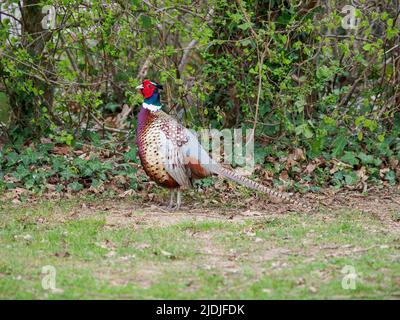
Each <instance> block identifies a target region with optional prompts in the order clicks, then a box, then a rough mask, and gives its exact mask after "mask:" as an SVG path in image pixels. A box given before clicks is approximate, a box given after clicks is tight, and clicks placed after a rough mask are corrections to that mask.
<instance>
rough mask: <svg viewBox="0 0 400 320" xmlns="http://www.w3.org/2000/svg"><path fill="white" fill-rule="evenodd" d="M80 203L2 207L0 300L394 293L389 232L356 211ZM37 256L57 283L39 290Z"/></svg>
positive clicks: (394, 236) (395, 255)
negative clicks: (350, 284) (243, 214)
mask: <svg viewBox="0 0 400 320" xmlns="http://www.w3.org/2000/svg"><path fill="white" fill-rule="evenodd" d="M82 201H83V200H68V201H66V200H65V201H59V202H46V201H44V202H42V203H39V204H36V205H29V206H19V207H11V206H7V205H3V207H2V209H1V213H0V299H103V298H111V299H119V298H122V299H131V298H132V299H201V298H203V299H204V298H207V299H210V298H215V299H286V298H290V299H309V298H310V299H335V298H339V299H345V298H372V299H384V298H398V297H399V295H400V290H399V287H400V263H399V261H400V255H399V247H400V240H399V235H398V233H396V232H395V231H394V230H392V229H391V228H390V227H388V226H387V225H386V224H385V223H384V222H383V221H382V220H380V219H378V218H377V217H375V216H374V215H370V214H365V213H362V212H361V211H334V212H321V213H319V214H315V215H307V214H302V213H288V214H284V215H282V214H281V215H266V216H265V217H257V218H250V219H233V220H230V219H229V218H228V217H227V216H224V215H221V216H220V217H218V212H213V215H212V216H211V215H210V216H209V217H208V216H205V217H204V216H203V218H202V219H198V218H197V216H196V213H193V212H189V213H185V212H180V213H174V214H170V213H165V212H163V211H160V210H158V211H157V209H148V208H147V209H146V208H144V209H143V208H141V209H140V208H136V209H130V206H131V205H132V204H130V203H128V202H127V201H126V200H124V201H123V202H117V203H114V204H112V205H111V207H112V210H111V211H110V210H109V208H107V207H106V205H105V204H104V203H102V204H96V202H95V201H93V200H92V203H90V204H89V205H88V206H87V205H86V204H85V205H82ZM108 205H109V204H108ZM215 217H217V218H215ZM44 266H52V267H54V268H55V269H54V270H55V271H56V276H55V279H56V287H57V290H53V291H52V290H46V289H43V287H42V280H43V279H44V278H46V276H47V275H48V274H47V273H42V269H43V267H44ZM345 266H351V267H353V268H354V269H355V271H356V273H357V276H356V279H355V289H349V290H345V289H343V287H342V281H343V277H345V276H346V274H344V273H343V272H342V269H343V268H344V267H345Z"/></svg>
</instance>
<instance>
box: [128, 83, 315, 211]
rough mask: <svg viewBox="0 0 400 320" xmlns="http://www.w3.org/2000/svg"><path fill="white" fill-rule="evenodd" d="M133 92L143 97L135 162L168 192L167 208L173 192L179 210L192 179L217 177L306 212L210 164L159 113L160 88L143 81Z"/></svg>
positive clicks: (193, 140)
mask: <svg viewBox="0 0 400 320" xmlns="http://www.w3.org/2000/svg"><path fill="white" fill-rule="evenodd" d="M136 89H137V90H140V92H141V94H142V95H143V97H144V102H143V105H142V108H141V110H140V112H139V115H138V125H137V133H136V143H137V146H138V153H139V158H140V161H141V163H142V166H143V169H144V170H145V172H146V174H147V175H148V176H149V177H150V179H152V180H153V181H155V182H156V183H157V184H159V185H161V186H164V187H166V188H168V189H170V196H171V198H170V203H169V205H168V208H170V209H173V208H174V207H173V206H174V195H175V191H177V201H176V207H175V209H179V208H180V206H181V190H182V189H187V188H189V187H191V186H192V182H193V180H194V179H202V178H205V177H208V176H210V175H212V174H217V175H221V176H224V177H226V178H229V179H231V180H234V181H236V182H237V183H239V184H242V185H244V186H246V187H248V188H251V189H253V190H258V191H261V192H264V193H266V194H268V195H270V196H273V197H276V198H280V199H283V200H286V201H288V202H290V203H293V204H295V205H298V206H301V207H304V208H307V209H310V207H309V206H308V205H305V204H303V203H301V202H299V201H297V200H294V199H292V198H289V197H288V196H286V195H284V194H281V193H279V192H277V191H274V190H272V189H269V188H267V187H266V186H263V185H261V184H259V183H256V182H254V181H252V180H250V179H247V178H245V177H242V176H240V175H237V174H236V173H234V172H233V171H231V170H228V169H226V168H224V167H222V166H221V165H220V164H219V163H217V162H216V161H214V160H213V159H212V158H211V157H210V156H209V155H208V153H207V152H206V151H205V150H204V148H203V147H202V146H201V144H200V142H199V141H198V139H197V137H196V136H195V135H194V134H193V133H192V132H191V131H189V130H188V129H186V128H185V127H183V126H182V125H180V124H179V123H178V122H177V121H176V120H175V119H174V118H173V117H171V116H169V115H168V114H166V113H165V112H163V111H162V110H161V103H160V93H159V90H162V86H161V85H160V84H158V83H155V82H153V81H149V80H144V81H143V83H142V84H141V85H140V86H138V87H137V88H136Z"/></svg>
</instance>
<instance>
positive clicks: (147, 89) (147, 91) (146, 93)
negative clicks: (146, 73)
mask: <svg viewBox="0 0 400 320" xmlns="http://www.w3.org/2000/svg"><path fill="white" fill-rule="evenodd" d="M155 89H156V87H155V86H154V85H153V84H152V83H151V82H150V81H148V80H145V81H144V82H143V89H141V90H140V91H141V93H142V95H143V97H144V98H145V99H148V98H150V97H151V96H152V95H153V93H154V90H155Z"/></svg>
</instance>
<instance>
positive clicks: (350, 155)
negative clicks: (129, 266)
mask: <svg viewBox="0 0 400 320" xmlns="http://www.w3.org/2000/svg"><path fill="white" fill-rule="evenodd" d="M341 160H342V161H343V162H345V163H348V164H351V165H352V166H356V165H358V164H359V161H358V159H357V158H356V155H355V154H354V152H347V151H346V152H345V153H344V156H343V157H342V158H341Z"/></svg>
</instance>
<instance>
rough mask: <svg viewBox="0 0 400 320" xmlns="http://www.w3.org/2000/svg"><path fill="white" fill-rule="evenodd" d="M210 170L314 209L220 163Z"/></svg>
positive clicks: (251, 187)
mask: <svg viewBox="0 0 400 320" xmlns="http://www.w3.org/2000/svg"><path fill="white" fill-rule="evenodd" d="M212 171H213V172H214V173H215V174H218V175H222V176H224V177H226V178H229V179H231V180H233V181H236V182H237V183H239V184H241V185H244V186H246V187H248V188H250V189H253V190H257V191H261V192H264V193H266V194H268V195H270V196H272V197H275V198H280V199H282V200H286V201H288V202H290V203H292V204H294V205H296V206H300V207H303V208H305V209H308V210H314V209H315V208H313V207H312V206H310V205H307V204H305V203H303V202H300V201H297V200H295V199H292V198H290V197H289V196H287V195H284V194H282V193H280V192H277V191H275V190H272V189H270V188H268V187H266V186H264V185H262V184H259V183H257V182H254V181H252V180H250V179H247V178H246V177H243V176H239V175H237V174H236V173H235V172H233V171H231V170H228V169H225V168H224V167H222V166H220V165H217V166H214V167H213V168H212Z"/></svg>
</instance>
